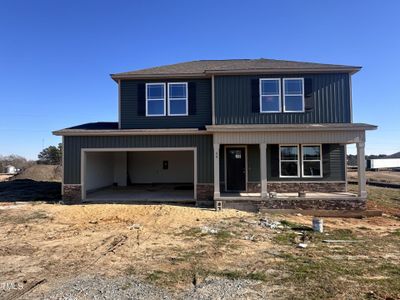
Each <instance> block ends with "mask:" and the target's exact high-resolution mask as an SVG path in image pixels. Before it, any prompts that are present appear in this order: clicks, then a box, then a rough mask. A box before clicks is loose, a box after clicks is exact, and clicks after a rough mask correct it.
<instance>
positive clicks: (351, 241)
mask: <svg viewBox="0 0 400 300" xmlns="http://www.w3.org/2000/svg"><path fill="white" fill-rule="evenodd" d="M322 242H324V243H343V244H344V243H359V242H362V240H323V241H322Z"/></svg>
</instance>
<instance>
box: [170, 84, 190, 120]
mask: <svg viewBox="0 0 400 300" xmlns="http://www.w3.org/2000/svg"><path fill="white" fill-rule="evenodd" d="M168 115H169V116H187V115H188V84H187V82H170V83H168Z"/></svg>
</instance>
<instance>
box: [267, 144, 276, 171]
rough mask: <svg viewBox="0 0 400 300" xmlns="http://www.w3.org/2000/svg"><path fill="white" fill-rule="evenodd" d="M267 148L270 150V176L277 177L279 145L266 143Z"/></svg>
mask: <svg viewBox="0 0 400 300" xmlns="http://www.w3.org/2000/svg"><path fill="white" fill-rule="evenodd" d="M268 149H269V150H270V151H271V152H270V153H271V156H270V161H268V163H269V165H270V167H269V168H271V177H272V178H274V179H276V178H279V145H268ZM267 166H268V164H267Z"/></svg>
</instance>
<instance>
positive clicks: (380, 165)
mask: <svg viewBox="0 0 400 300" xmlns="http://www.w3.org/2000/svg"><path fill="white" fill-rule="evenodd" d="M394 168H400V158H374V159H368V160H367V169H394Z"/></svg>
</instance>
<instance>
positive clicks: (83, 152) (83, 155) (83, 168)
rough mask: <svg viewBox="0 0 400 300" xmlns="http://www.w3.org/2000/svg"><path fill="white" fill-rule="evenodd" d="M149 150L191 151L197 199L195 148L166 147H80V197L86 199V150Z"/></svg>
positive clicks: (194, 193)
mask: <svg viewBox="0 0 400 300" xmlns="http://www.w3.org/2000/svg"><path fill="white" fill-rule="evenodd" d="M146 151H147V152H150V151H153V152H155V151H176V152H179V151H193V200H197V148H196V147H176V148H173V147H167V148H161V147H160V148H154V147H153V148H82V149H81V197H82V200H86V188H85V175H86V153H87V152H111V153H114V152H146Z"/></svg>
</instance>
